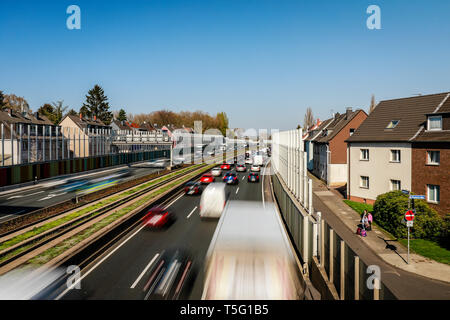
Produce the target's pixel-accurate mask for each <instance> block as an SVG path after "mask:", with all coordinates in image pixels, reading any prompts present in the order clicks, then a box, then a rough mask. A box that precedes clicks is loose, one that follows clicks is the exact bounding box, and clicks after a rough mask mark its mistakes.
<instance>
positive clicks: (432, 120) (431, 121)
mask: <svg viewBox="0 0 450 320" xmlns="http://www.w3.org/2000/svg"><path fill="white" fill-rule="evenodd" d="M428 130H442V116H433V117H428Z"/></svg>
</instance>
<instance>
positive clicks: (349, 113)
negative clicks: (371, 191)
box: [312, 108, 367, 187]
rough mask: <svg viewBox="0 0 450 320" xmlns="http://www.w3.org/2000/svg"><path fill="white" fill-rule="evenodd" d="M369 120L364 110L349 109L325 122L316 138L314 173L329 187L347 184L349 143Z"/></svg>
mask: <svg viewBox="0 0 450 320" xmlns="http://www.w3.org/2000/svg"><path fill="white" fill-rule="evenodd" d="M366 118H367V114H366V113H365V112H364V110H361V109H358V110H355V111H353V110H352V108H347V110H346V112H345V113H343V114H339V113H336V114H335V115H334V117H333V118H331V119H328V120H327V121H324V123H323V125H322V127H321V130H320V132H319V133H318V135H315V136H314V140H313V141H312V144H313V168H312V173H313V174H314V175H316V176H317V177H318V178H320V179H322V180H324V181H326V183H327V185H328V186H329V187H340V186H344V185H345V184H346V183H347V143H346V139H348V138H349V137H350V136H351V135H352V134H353V133H354V132H355V130H356V129H357V128H358V127H359V126H360V125H361V123H363V121H364V120H365V119H366Z"/></svg>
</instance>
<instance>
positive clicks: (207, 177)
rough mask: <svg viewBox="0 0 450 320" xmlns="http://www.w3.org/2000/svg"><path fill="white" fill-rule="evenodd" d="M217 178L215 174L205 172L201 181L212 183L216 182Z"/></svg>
mask: <svg viewBox="0 0 450 320" xmlns="http://www.w3.org/2000/svg"><path fill="white" fill-rule="evenodd" d="M215 180H216V179H215V178H214V176H213V175H212V174H210V173H207V174H204V175H203V176H202V177H201V178H200V182H201V183H205V184H206V183H211V182H214V181H215Z"/></svg>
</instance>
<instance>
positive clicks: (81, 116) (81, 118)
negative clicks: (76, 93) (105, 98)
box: [80, 112, 83, 120]
mask: <svg viewBox="0 0 450 320" xmlns="http://www.w3.org/2000/svg"><path fill="white" fill-rule="evenodd" d="M80 120H83V115H82V114H81V112H80Z"/></svg>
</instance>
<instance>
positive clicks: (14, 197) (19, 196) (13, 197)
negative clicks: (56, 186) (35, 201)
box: [6, 191, 44, 200]
mask: <svg viewBox="0 0 450 320" xmlns="http://www.w3.org/2000/svg"><path fill="white" fill-rule="evenodd" d="M42 192H44V191H38V192H35V193H30V194H24V195H17V196H12V197H9V198H7V199H6V200H10V199H17V198H23V197H28V196H32V195H35V194H39V193H42Z"/></svg>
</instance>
